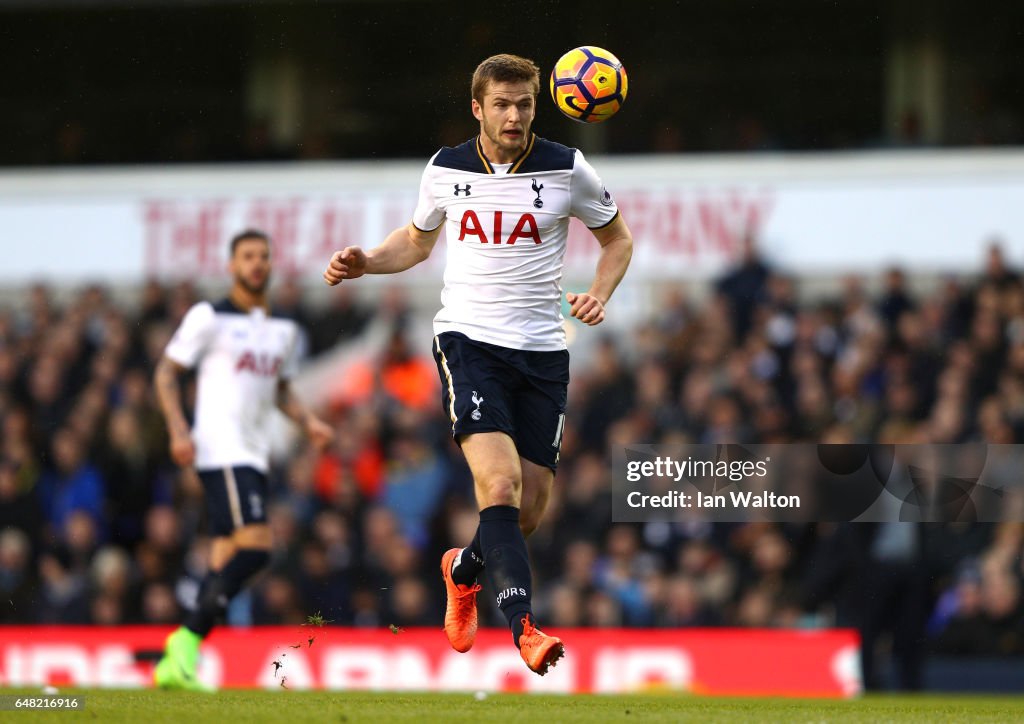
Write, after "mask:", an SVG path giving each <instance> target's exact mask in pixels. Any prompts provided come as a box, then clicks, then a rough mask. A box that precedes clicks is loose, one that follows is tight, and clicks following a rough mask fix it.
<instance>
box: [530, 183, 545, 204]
mask: <svg viewBox="0 0 1024 724" xmlns="http://www.w3.org/2000/svg"><path fill="white" fill-rule="evenodd" d="M531 180H532V181H533V186H532V188H533V190H534V192H535V193H536V194H537V198H535V199H534V200H533V205H534V207H535V208H538V209H539V208H541V207H542V206H543V205H544V202H543V201H542V200H541V198H540V190H541V189H542V188H544V184H540V185H539V186H538V185H537V179H531Z"/></svg>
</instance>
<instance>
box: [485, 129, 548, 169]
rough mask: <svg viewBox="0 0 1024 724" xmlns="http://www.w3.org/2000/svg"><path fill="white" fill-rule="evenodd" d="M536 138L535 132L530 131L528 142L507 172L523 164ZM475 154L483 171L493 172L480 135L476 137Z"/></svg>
mask: <svg viewBox="0 0 1024 724" xmlns="http://www.w3.org/2000/svg"><path fill="white" fill-rule="evenodd" d="M536 140H537V134H536V133H533V132H532V131H531V132H530V142H529V143H527V144H526V148H525V149H523V152H522V153H521V154H519V156H518V157H517V158H516V160H515V161H513V162H512V168H510V169H509V170H508V172H509V174H514V173H515V172H516V171H518V170H519V167H520V166H522V165H523V161H525V160H526V157H527V156H529V155H530V152H531V151H533V144H534V141H536ZM476 155H477V156H479V157H480V163H482V164H483V166H484V171H485V172H487V173H489V174H493V173H494V167H493V166H491V162H490V161H489V160H488V159H487V156H486V154H484V147H483V145H481V143H480V136H477V137H476Z"/></svg>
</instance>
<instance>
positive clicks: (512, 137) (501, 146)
mask: <svg viewBox="0 0 1024 724" xmlns="http://www.w3.org/2000/svg"><path fill="white" fill-rule="evenodd" d="M536 106H537V98H536V96H535V95H534V94H533V86H532V84H530V83H529V82H526V81H522V82H519V83H496V82H493V81H492V82H490V83H488V84H487V90H486V91H485V92H484V97H483V100H482V101H477V100H476V99H475V98H474V99H473V115H474V116H475V117H476V119H477V120H478V121H480V134H481V135H482V136H483V137H484V139H485V150H487V151H489V152H490V153H493V154H494V155H495V158H492V159H491V160H492V161H496V162H498V163H508V162H510V161H513V160H514V159H515V158H516V156H518V155H519V154H520V153H522V151H523V150H524V149H525V148H526V144H527V143H528V142H529V139H530V126H532V125H533V114H534V112H535V111H536ZM488 141H489V143H487V142H488Z"/></svg>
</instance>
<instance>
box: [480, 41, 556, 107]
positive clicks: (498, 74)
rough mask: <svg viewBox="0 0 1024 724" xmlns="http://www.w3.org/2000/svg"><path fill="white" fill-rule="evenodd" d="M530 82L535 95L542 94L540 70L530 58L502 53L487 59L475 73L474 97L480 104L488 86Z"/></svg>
mask: <svg viewBox="0 0 1024 724" xmlns="http://www.w3.org/2000/svg"><path fill="white" fill-rule="evenodd" d="M491 81H494V82H495V83H518V82H522V81H526V82H528V83H529V84H530V85H531V86H533V95H534V96H536V95H537V94H538V93H540V68H538V67H537V64H536V63H534V62H533V61H532V60H530V59H529V58H523V57H520V56H518V55H509V54H508V53H501V54H500V55H492V56H491V57H490V58H487V59H486V60H484V62H482V63H481V64H480V65H478V66H477V67H476V70H474V71H473V85H472V87H471V89H470V90H471V92H472V97H473V99H474V100H476V101H477V102H478V103H479V102H481V101H483V99H484V93H485V92H486V91H487V84H488V83H490V82H491Z"/></svg>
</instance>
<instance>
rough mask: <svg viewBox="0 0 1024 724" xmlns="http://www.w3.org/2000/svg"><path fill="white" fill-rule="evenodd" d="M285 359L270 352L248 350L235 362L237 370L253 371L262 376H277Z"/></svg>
mask: <svg viewBox="0 0 1024 724" xmlns="http://www.w3.org/2000/svg"><path fill="white" fill-rule="evenodd" d="M282 363H283V360H282V359H281V358H280V357H275V356H274V355H270V354H263V353H260V352H251V351H249V350H246V351H245V352H243V353H242V356H241V357H239V358H238V362H237V363H236V364H235V372H251V373H252V374H254V375H260V376H261V377H277V374H278V372H280V371H281V365H282Z"/></svg>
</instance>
